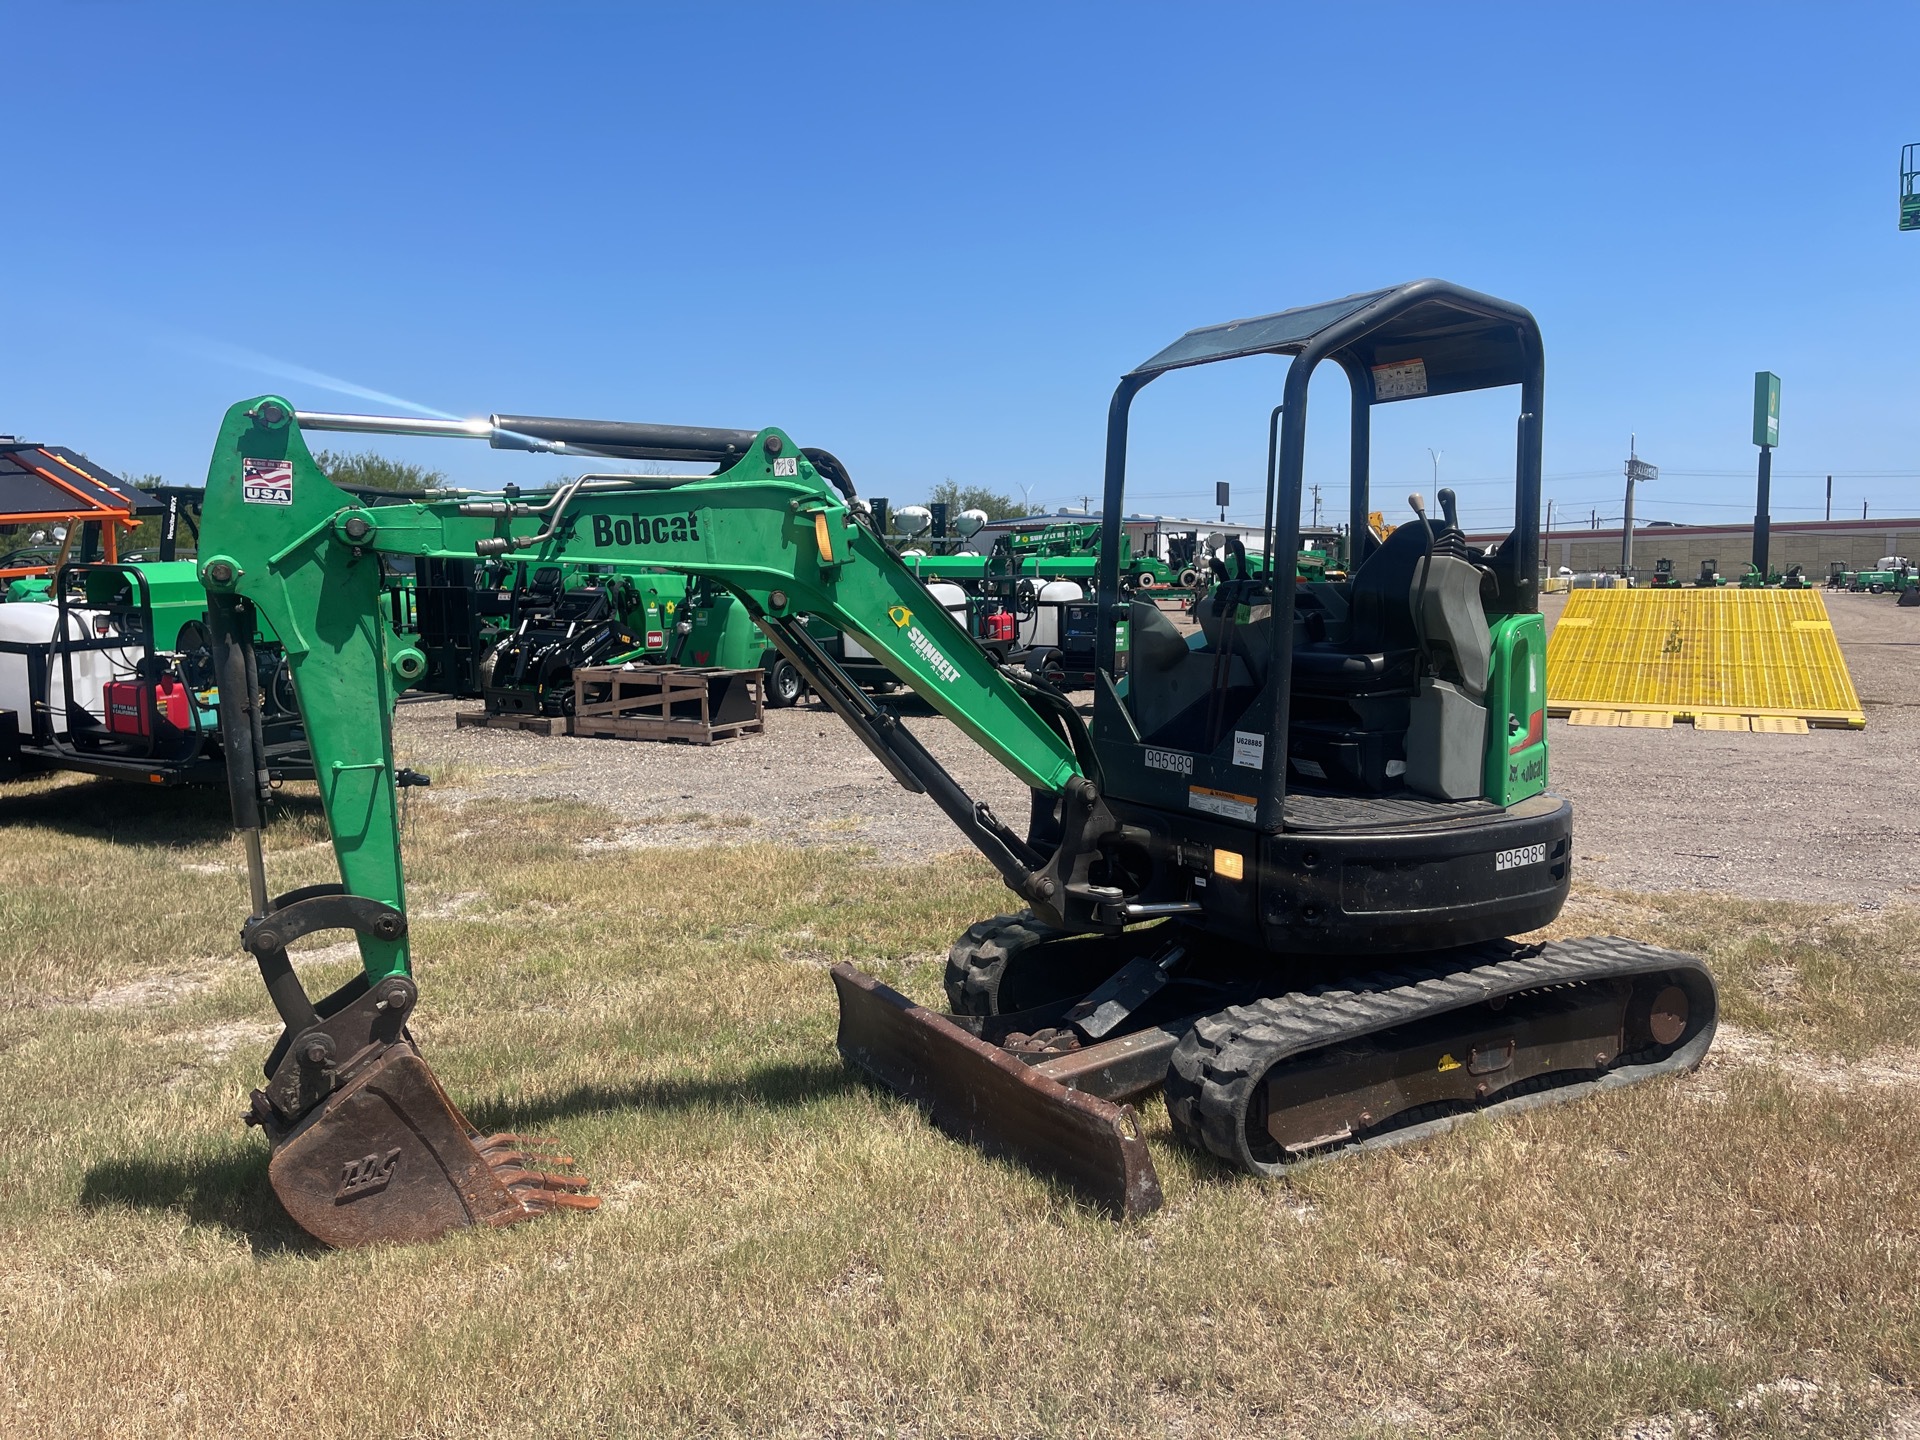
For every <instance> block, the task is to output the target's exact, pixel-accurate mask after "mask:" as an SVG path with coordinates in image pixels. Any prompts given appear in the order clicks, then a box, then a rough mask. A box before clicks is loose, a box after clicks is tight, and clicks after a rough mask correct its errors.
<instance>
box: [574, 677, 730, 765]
mask: <svg viewBox="0 0 1920 1440" xmlns="http://www.w3.org/2000/svg"><path fill="white" fill-rule="evenodd" d="M766 728H767V722H766V673H765V672H764V671H761V670H727V669H723V668H721V667H720V666H717V665H701V666H677V665H634V666H626V665H593V666H588V667H586V668H584V669H580V670H576V671H574V672H573V733H574V734H575V735H588V736H595V737H598V738H602V739H612V740H685V741H687V742H689V743H690V744H694V745H711V744H713V742H714V741H716V740H728V739H731V738H732V737H734V736H736V735H757V734H759V733H760V732H761V731H763V730H765V729H766Z"/></svg>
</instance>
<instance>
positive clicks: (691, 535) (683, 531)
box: [593, 510, 700, 550]
mask: <svg viewBox="0 0 1920 1440" xmlns="http://www.w3.org/2000/svg"><path fill="white" fill-rule="evenodd" d="M699 538H700V515H699V512H698V511H694V510H689V511H688V512H687V513H686V514H684V515H656V516H654V517H653V518H652V519H648V518H647V517H646V516H645V515H634V516H632V517H630V518H628V519H624V520H623V519H619V518H616V517H615V516H612V515H596V516H594V517H593V543H594V547H595V548H596V549H600V550H604V549H606V548H607V547H609V546H613V545H619V546H627V545H673V544H679V543H681V542H683V541H687V540H698V539H699Z"/></svg>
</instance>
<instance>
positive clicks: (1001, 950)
mask: <svg viewBox="0 0 1920 1440" xmlns="http://www.w3.org/2000/svg"><path fill="white" fill-rule="evenodd" d="M1065 933H1066V932H1065V931H1063V930H1056V929H1055V928H1054V927H1053V926H1051V925H1043V924H1042V923H1041V922H1040V921H1039V920H1037V919H1036V918H1034V914H1033V912H1032V911H1031V910H1022V911H1021V912H1020V913H1019V914H1018V915H996V916H994V917H993V918H992V919H991V920H982V921H980V922H979V923H978V924H977V925H969V926H968V927H967V933H966V934H964V935H962V936H961V937H960V938H959V939H958V940H956V941H954V942H953V948H952V949H950V950H949V951H947V976H946V983H947V1004H948V1006H949V1007H950V1008H951V1009H952V1011H953V1013H954V1014H956V1015H998V1014H999V1013H1000V982H1001V981H1002V980H1003V979H1005V978H1006V973H1007V966H1008V964H1009V962H1011V961H1012V960H1013V958H1014V957H1015V956H1016V955H1018V954H1020V953H1021V952H1022V951H1024V950H1030V949H1032V948H1033V947H1034V946H1035V945H1038V944H1040V943H1042V942H1043V941H1047V940H1057V939H1059V938H1060V937H1061V936H1063V935H1064V934H1065Z"/></svg>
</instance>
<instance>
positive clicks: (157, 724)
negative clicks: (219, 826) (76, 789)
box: [0, 561, 313, 785]
mask: <svg viewBox="0 0 1920 1440" xmlns="http://www.w3.org/2000/svg"><path fill="white" fill-rule="evenodd" d="M49 596H50V598H49V599H47V600H44V601H14V602H10V603H8V604H5V605H0V712H5V713H6V714H7V715H9V716H10V717H11V718H10V720H7V721H0V773H4V774H6V775H8V776H10V777H18V776H23V775H28V774H34V773H39V772H44V771H48V770H69V771H76V772H79V773H81V774H87V775H98V776H102V777H105V778H108V779H116V780H128V781H133V782H135V783H139V784H147V785H223V784H225V783H226V768H225V762H224V760H223V758H222V755H221V748H220V735H219V719H218V712H217V695H216V690H217V684H216V681H215V677H214V673H213V657H212V651H211V644H212V641H211V635H210V631H209V630H208V626H207V613H206V612H207V601H206V592H205V590H204V589H202V588H201V585H200V582H199V579H198V577H197V575H196V573H195V570H194V567H193V565H192V564H190V563H188V562H185V561H174V562H166V561H159V562H152V563H141V564H135V563H109V562H105V561H101V562H96V563H92V564H80V563H68V564H65V565H62V566H61V567H60V568H59V569H58V570H57V571H56V572H55V574H54V576H53V579H52V584H51V588H50V590H49ZM253 652H254V656H255V664H256V666H257V668H258V672H259V673H258V675H257V677H256V680H257V684H258V688H259V692H260V695H261V712H260V739H259V750H258V753H259V755H260V757H261V759H262V761H263V763H264V766H265V769H266V772H267V775H268V777H269V779H270V780H271V781H272V782H273V783H276V784H277V783H279V782H282V781H286V780H311V779H312V778H313V764H312V760H311V758H310V756H309V755H308V753H307V746H306V736H305V732H304V730H303V729H302V727H301V723H300V712H299V708H298V705H297V703H296V701H295V699H294V695H293V689H292V674H291V672H290V671H289V670H288V669H287V667H286V664H285V661H284V656H283V654H282V652H281V649H280V647H279V645H278V644H276V643H274V642H273V641H272V640H271V638H270V637H267V636H259V637H256V643H255V645H254V647H253Z"/></svg>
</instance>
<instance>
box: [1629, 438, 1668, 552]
mask: <svg viewBox="0 0 1920 1440" xmlns="http://www.w3.org/2000/svg"><path fill="white" fill-rule="evenodd" d="M1659 478H1660V471H1659V468H1658V467H1656V466H1653V465H1649V464H1647V463H1646V461H1644V460H1642V459H1641V458H1640V437H1639V436H1638V435H1629V436H1628V437H1627V513H1626V523H1625V524H1623V525H1622V526H1621V527H1620V573H1621V574H1622V575H1625V576H1626V577H1627V578H1628V579H1632V577H1633V487H1634V485H1635V483H1636V482H1638V481H1642V480H1658V479H1659Z"/></svg>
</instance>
